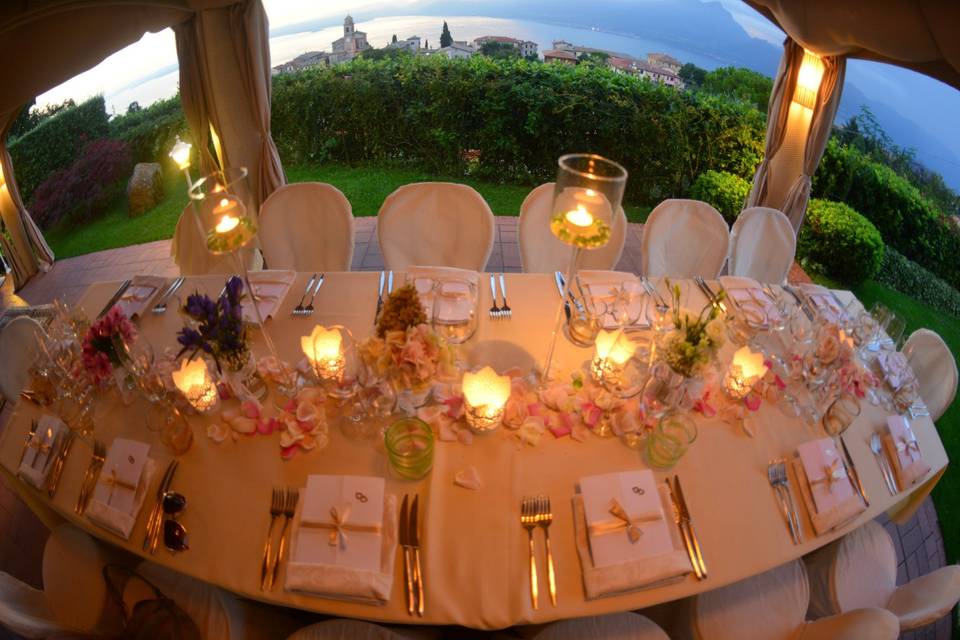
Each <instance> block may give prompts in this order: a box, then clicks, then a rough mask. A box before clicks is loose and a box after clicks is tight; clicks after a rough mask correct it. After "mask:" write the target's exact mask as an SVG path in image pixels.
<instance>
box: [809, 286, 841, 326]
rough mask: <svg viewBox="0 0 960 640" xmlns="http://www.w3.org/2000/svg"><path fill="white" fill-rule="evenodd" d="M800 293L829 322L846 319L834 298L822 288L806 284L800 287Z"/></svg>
mask: <svg viewBox="0 0 960 640" xmlns="http://www.w3.org/2000/svg"><path fill="white" fill-rule="evenodd" d="M800 291H801V292H802V293H803V295H804V296H806V297H807V300H809V301H810V302H811V304H813V306H814V307H816V308H817V311H818V312H819V313H820V315H821V316H823V317H824V318H826V319H827V320H828V321H830V322H840V321H842V320H845V319H846V317H847V313H846V311H845V310H844V309H843V307H842V306H840V304H839V303H838V302H837V299H836V297H835V296H834V295H833V294H832V293H831V292H830V290H829V289H827V288H826V287H824V286H821V285H819V284H813V283H810V282H806V283H803V284H801V285H800Z"/></svg>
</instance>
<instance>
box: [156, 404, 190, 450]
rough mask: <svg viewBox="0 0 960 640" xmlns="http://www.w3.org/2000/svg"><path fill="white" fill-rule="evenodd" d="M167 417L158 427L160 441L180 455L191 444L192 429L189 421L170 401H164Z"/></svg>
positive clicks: (188, 448)
mask: <svg viewBox="0 0 960 640" xmlns="http://www.w3.org/2000/svg"><path fill="white" fill-rule="evenodd" d="M164 408H165V410H166V411H167V412H168V413H167V419H166V420H165V421H164V424H163V426H162V427H161V428H160V442H161V443H163V445H164V446H165V447H167V448H168V449H170V451H172V452H173V455H175V456H182V455H183V454H185V453H186V452H187V451H189V450H190V447H191V446H193V429H191V428H190V421H189V420H187V417H186V416H185V415H183V413H181V412H180V410H179V409H177V407H176V406H175V405H173V404H172V403H164Z"/></svg>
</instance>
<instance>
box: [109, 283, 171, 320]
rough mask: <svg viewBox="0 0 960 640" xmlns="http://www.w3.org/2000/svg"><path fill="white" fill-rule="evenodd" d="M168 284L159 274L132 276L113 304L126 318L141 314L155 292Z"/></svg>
mask: <svg viewBox="0 0 960 640" xmlns="http://www.w3.org/2000/svg"><path fill="white" fill-rule="evenodd" d="M169 284H170V283H169V282H168V281H167V279H166V278H161V277H159V276H134V277H133V278H132V279H131V280H130V286H129V287H127V290H126V291H124V292H123V295H122V296H120V299H119V300H117V302H116V304H114V306H115V307H117V306H118V307H120V311H122V312H123V314H124V315H125V316H127V317H128V318H132V317H134V316H139V315H142V314H143V312H144V311H146V310H147V308H148V307H149V306H150V305H151V303H152V302H153V299H154V297H156V295H157V293H158V292H159V291H160V290H161V289H163V288H165V287H167V286H168V285H169Z"/></svg>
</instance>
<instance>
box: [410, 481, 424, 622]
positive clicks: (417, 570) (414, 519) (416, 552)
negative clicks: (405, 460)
mask: <svg viewBox="0 0 960 640" xmlns="http://www.w3.org/2000/svg"><path fill="white" fill-rule="evenodd" d="M410 547H411V548H412V550H413V584H414V587H415V589H416V595H417V606H416V607H415V609H416V612H417V615H418V616H420V617H421V618H422V617H423V609H424V602H423V570H422V568H421V565H420V494H415V495H414V496H413V506H411V507H410Z"/></svg>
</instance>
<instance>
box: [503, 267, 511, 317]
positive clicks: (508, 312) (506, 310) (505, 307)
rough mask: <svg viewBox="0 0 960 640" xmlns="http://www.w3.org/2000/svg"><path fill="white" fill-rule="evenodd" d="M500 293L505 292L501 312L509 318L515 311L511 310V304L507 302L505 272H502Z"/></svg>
mask: <svg viewBox="0 0 960 640" xmlns="http://www.w3.org/2000/svg"><path fill="white" fill-rule="evenodd" d="M500 293H502V294H503V306H502V307H500V313H501V314H503V317H505V318H507V319H509V318H512V317H513V311H511V310H510V305H508V304H507V285H506V284H504V281H503V273H501V274H500Z"/></svg>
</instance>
